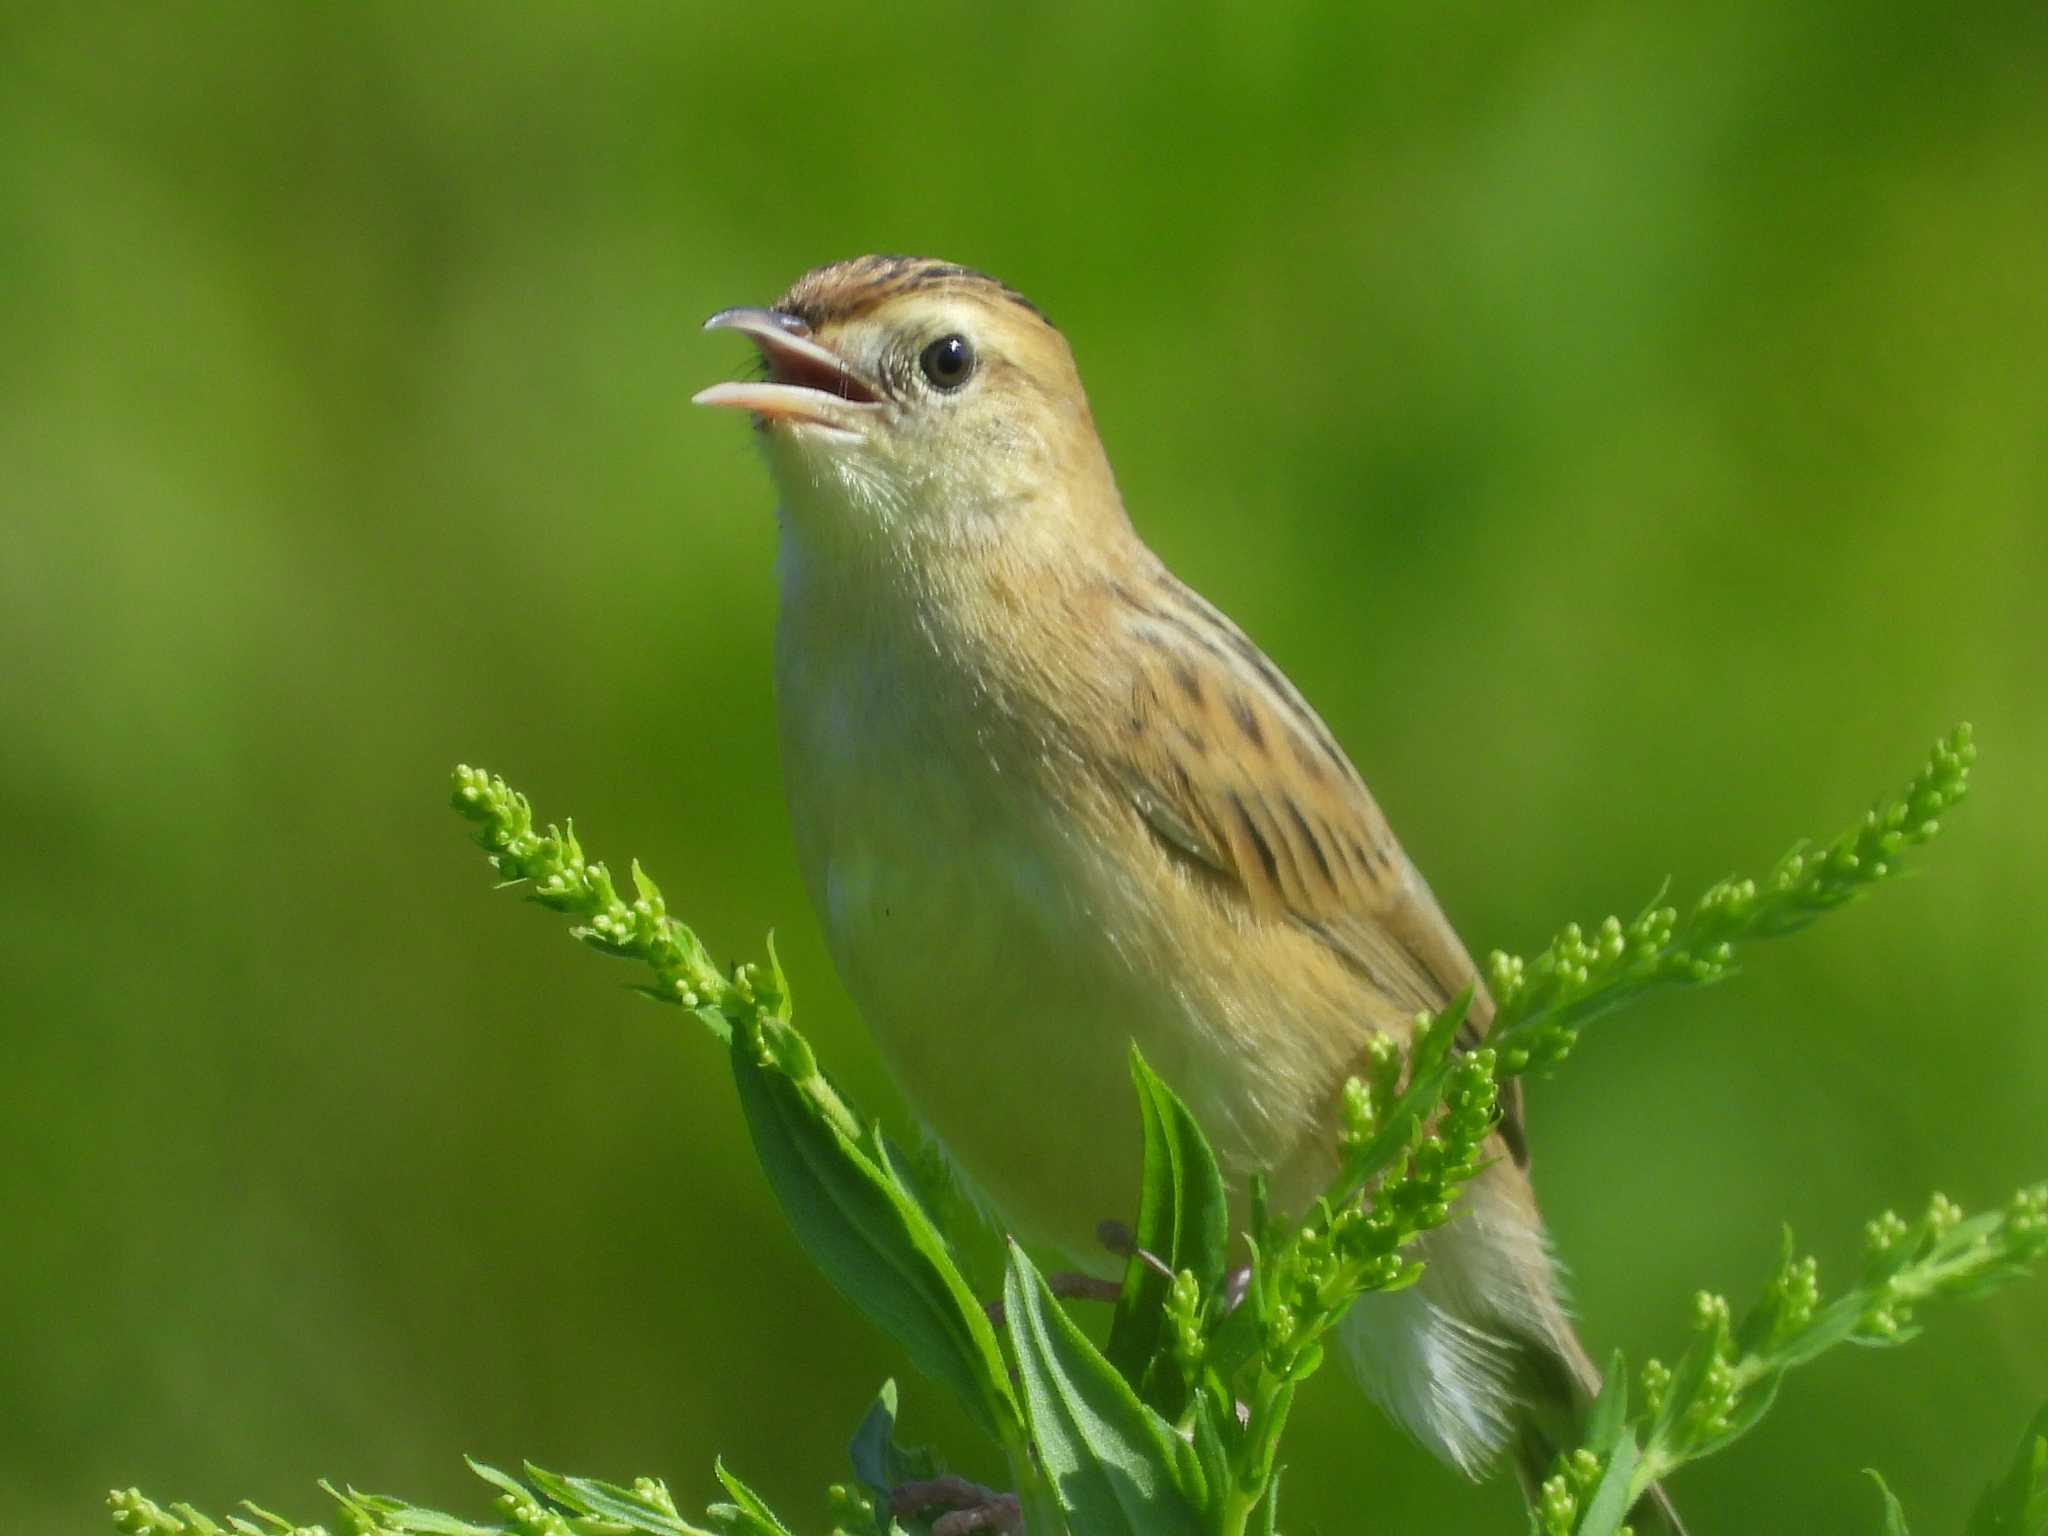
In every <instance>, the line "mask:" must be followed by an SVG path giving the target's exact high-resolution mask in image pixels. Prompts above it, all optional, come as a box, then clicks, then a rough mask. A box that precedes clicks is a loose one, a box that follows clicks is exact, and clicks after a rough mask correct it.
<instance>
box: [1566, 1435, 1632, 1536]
mask: <svg viewBox="0 0 2048 1536" xmlns="http://www.w3.org/2000/svg"><path fill="white" fill-rule="evenodd" d="M1638 1459H1639V1453H1638V1451H1637V1449H1636V1437H1635V1432H1634V1431H1633V1430H1630V1429H1629V1428H1627V1427H1626V1426H1624V1427H1623V1428H1622V1431H1621V1434H1620V1436H1619V1437H1618V1438H1617V1439H1616V1440H1615V1442H1614V1449H1613V1450H1612V1451H1611V1452H1609V1453H1608V1457H1607V1466H1606V1469H1605V1470H1604V1471H1602V1472H1601V1474H1600V1481H1599V1482H1598V1483H1596V1484H1594V1486H1593V1494H1592V1497H1590V1498H1589V1499H1587V1500H1586V1512H1585V1513H1584V1514H1583V1515H1581V1516H1580V1517H1579V1523H1578V1527H1577V1529H1576V1531H1575V1533H1574V1536H1614V1533H1615V1532H1616V1531H1618V1530H1620V1529H1621V1523H1622V1522H1623V1521H1624V1520H1626V1519H1627V1518H1628V1512H1629V1508H1630V1506H1631V1505H1633V1504H1634V1502H1635V1500H1634V1499H1633V1498H1631V1497H1630V1495H1629V1485H1630V1483H1632V1482H1633V1481H1634V1480H1635V1475H1636V1462H1637V1461H1638Z"/></svg>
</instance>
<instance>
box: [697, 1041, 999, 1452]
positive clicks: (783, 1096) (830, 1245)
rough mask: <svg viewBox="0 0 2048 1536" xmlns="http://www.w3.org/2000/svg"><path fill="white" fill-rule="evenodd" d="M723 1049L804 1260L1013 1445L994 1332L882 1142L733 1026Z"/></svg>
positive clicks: (757, 1146)
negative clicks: (854, 1134)
mask: <svg viewBox="0 0 2048 1536" xmlns="http://www.w3.org/2000/svg"><path fill="white" fill-rule="evenodd" d="M731 1056H732V1072H733V1079H734V1081H735V1082H736V1083H737V1084H738V1085H739V1091H740V1105H741V1108H742V1109H743V1110H744V1111H745V1114H746V1119H747V1130H748V1133H749V1134H750V1135H751V1136H752V1138H753V1142H754V1152H755V1155H756V1156H757V1157H758V1158H759V1159H760V1161H761V1167H762V1170H763V1171H764V1172H765V1173H766V1174H767V1175H768V1182H769V1184H770V1186H771V1187H772V1188H773V1189H774V1191H775V1197H776V1199H777V1200H778V1201H779V1202H780V1203H781V1205H782V1209H783V1213H784V1214H785V1215H786V1216H787V1217H788V1218H789V1223H790V1225H791V1226H792V1227H793V1228H795V1229H796V1235H797V1240H798V1241H799V1242H800V1243H801V1244H802V1245H803V1248H804V1252H805V1253H807V1254H808V1255H809V1256H810V1258H811V1262H812V1263H814V1264H816V1265H817V1266H818V1268H820V1269H821V1270H823V1271H824V1272H825V1275H826V1277H827V1278H828V1279H829V1280H831V1282H832V1283H833V1284H834V1285H835V1286H837V1287H838V1288H839V1290H840V1291H841V1292H842V1293H843V1294H844V1295H845V1296H846V1297H847V1298H848V1299H849V1300H850V1301H852V1302H853V1303H854V1305H856V1306H857V1307H859V1308H860V1309H861V1310H862V1311H863V1312H865V1313H866V1314H867V1315H868V1316H869V1317H870V1318H871V1319H873V1320H874V1322H875V1323H877V1324H878V1325H879V1326H880V1327H881V1328H882V1329H883V1330H884V1331H885V1332H886V1333H888V1334H889V1336H890V1337H891V1338H893V1339H895V1340H896V1342H897V1343H898V1344H900V1345H902V1346H903V1348H904V1350H905V1351H906V1352H907V1353H908V1354H909V1355H910V1358H911V1359H912V1360H913V1361H914V1362H915V1363H916V1365H917V1367H918V1369H920V1370H922V1371H923V1372H924V1373H925V1374H926V1375H928V1376H930V1377H931V1378H932V1379H933V1380H935V1381H939V1382H943V1383H944V1384H945V1385H947V1386H949V1387H951V1388H952V1389H953V1390H954V1391H955V1392H957V1393H958V1394H959V1395H960V1398H961V1400H962V1401H963V1402H964V1403H965V1404H966V1405H967V1409H968V1412H969V1413H971V1414H972V1415H973V1416H974V1418H975V1420H976V1422H978V1423H979V1424H980V1425H981V1427H982V1428H983V1429H984V1430H986V1431H987V1432H988V1433H989V1434H991V1435H993V1436H995V1437H996V1438H997V1439H998V1440H1001V1441H1002V1442H1003V1443H1004V1444H1006V1445H1007V1444H1010V1443H1012V1442H1013V1441H1014V1440H1015V1439H1016V1426H1017V1423H1018V1412H1017V1406H1016V1400H1015V1399H1014V1398H1013V1397H1012V1395H1011V1393H1010V1386H1009V1380H1008V1376H1007V1374H1006V1372H1005V1369H1004V1366H1003V1359H1002V1352H1001V1350H1000V1348H999V1347H998V1346H997V1344H996V1336H995V1330H994V1328H993V1327H992V1326H991V1325H990V1323H989V1320H988V1316H987V1314H986V1313H984V1312H983V1311H982V1309H981V1306H980V1304H979V1303H978V1302H977V1301H976V1300H975V1298H974V1294H973V1292H972V1291H971V1290H969V1289H968V1285H967V1282H966V1280H964V1279H963V1278H962V1277H961V1275H960V1272H959V1270H958V1269H957V1268H955V1267H954V1264H953V1261H952V1259H951V1257H950V1256H949V1254H948V1252H947V1248H946V1241H945V1238H944V1237H943V1236H941V1235H940V1233H939V1231H938V1229H937V1228H936V1227H934V1226H933V1225H932V1223H931V1219H930V1218H929V1217H928V1216H926V1215H925V1213H924V1209H923V1207H922V1206H920V1205H919V1204H918V1203H917V1200H916V1198H915V1196H914V1195H912V1194H911V1192H910V1190H909V1188H908V1187H907V1186H906V1185H905V1184H904V1183H903V1182H902V1181H901V1180H900V1179H899V1178H898V1177H897V1176H896V1174H895V1172H894V1170H893V1169H891V1168H889V1167H888V1166H887V1154H886V1152H883V1153H882V1154H881V1161H880V1162H878V1161H877V1159H876V1158H875V1157H874V1156H871V1155H870V1154H869V1152H868V1151H866V1150H864V1149H862V1148H861V1147H860V1146H859V1145H857V1144H856V1143H855V1142H854V1141H853V1140H851V1139H850V1138H849V1137H848V1136H846V1135H845V1134H844V1133H843V1132H842V1131H841V1130H840V1129H839V1128H838V1127H837V1126H836V1125H835V1124H833V1123H832V1121H831V1120H830V1119H829V1118H828V1117H827V1116H826V1115H825V1114H824V1113H823V1111H822V1110H821V1109H820V1108H819V1107H818V1105H817V1104H816V1102H815V1101H814V1100H813V1099H811V1098H810V1097H807V1096H806V1095H805V1094H804V1093H803V1092H802V1091H801V1090H800V1089H799V1088H798V1087H797V1086H796V1084H794V1083H793V1082H791V1081H790V1080H789V1078H788V1077H786V1076H784V1075H783V1074H782V1073H780V1072H778V1071H775V1070H773V1069H772V1068H769V1067H765V1066H763V1065H762V1064H761V1062H760V1061H759V1059H758V1057H757V1055H756V1053H755V1051H754V1050H752V1049H750V1048H749V1047H748V1046H747V1044H746V1042H745V1041H744V1040H743V1039H742V1038H741V1035H740V1034H739V1033H735V1035H734V1036H733V1042H732V1052H731ZM877 1150H879V1144H878V1147H877Z"/></svg>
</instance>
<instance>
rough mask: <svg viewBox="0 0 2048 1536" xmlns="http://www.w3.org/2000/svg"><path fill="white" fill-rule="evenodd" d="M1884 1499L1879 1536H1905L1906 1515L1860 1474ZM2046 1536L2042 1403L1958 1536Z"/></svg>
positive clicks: (2046, 1449) (2047, 1423)
mask: <svg viewBox="0 0 2048 1536" xmlns="http://www.w3.org/2000/svg"><path fill="white" fill-rule="evenodd" d="M1865 1473H1866V1475H1867V1476H1868V1477H1869V1478H1870V1480H1871V1481H1872V1482H1874V1483H1876V1484H1877V1488H1878V1493H1879V1496H1880V1497H1882V1498H1883V1500H1884V1529H1885V1536H1910V1532H1909V1530H1908V1527H1907V1525H1906V1511H1905V1509H1904V1508H1903V1507H1902V1506H1901V1505H1900V1503H1899V1501H1898V1499H1897V1497H1895V1496H1894V1495H1893V1493H1892V1491H1891V1489H1890V1488H1888V1487H1886V1486H1885V1481H1884V1479H1883V1478H1882V1477H1881V1476H1879V1475H1878V1474H1877V1473H1876V1472H1874V1471H1870V1470H1869V1469H1868V1468H1866V1469H1865ZM2043 1533H2048V1403H2043V1404H2042V1405H2041V1409H2040V1411H2039V1412H2038V1413H2036V1414H2035V1415H2034V1420H2033V1422H2032V1423H2031V1424H2029V1425H2028V1426H2027V1432H2026V1433H2025V1434H2024V1435H2022V1436H2020V1445H2019V1450H2018V1451H2017V1452H2015V1453H2014V1455H2013V1459H2012V1464H2011V1465H2010V1466H2009V1467H2007V1468H2006V1470H2005V1473H2004V1475H2003V1476H2002V1477H2000V1478H1999V1479H1998V1480H1997V1481H1996V1482H1994V1483H1992V1484H1991V1486H1990V1487H1988V1488H1986V1489H1985V1490H1984V1494H1983V1497H1981V1498H1980V1499H1978V1500H1977V1505H1976V1508H1975V1509H1973V1510H1971V1512H1970V1523H1969V1525H1968V1527H1967V1528H1966V1529H1965V1530H1964V1533H1963V1536H2043Z"/></svg>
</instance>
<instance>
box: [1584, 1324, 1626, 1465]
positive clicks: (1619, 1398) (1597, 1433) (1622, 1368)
mask: <svg viewBox="0 0 2048 1536" xmlns="http://www.w3.org/2000/svg"><path fill="white" fill-rule="evenodd" d="M1627 1424H1628V1360H1627V1359H1626V1358H1625V1357H1624V1356H1623V1355H1622V1352H1621V1351H1620V1350H1618V1349H1617V1350H1616V1351H1615V1352H1614V1358H1613V1359H1612V1360H1610V1361H1609V1362H1608V1365H1607V1376H1606V1378H1605V1380H1603V1381H1602V1382H1601V1384H1600V1395H1599V1396H1598V1397H1596V1398H1594V1399H1593V1406H1592V1408H1591V1409H1590V1410H1589V1411H1588V1412H1587V1414H1586V1431H1585V1437H1584V1439H1582V1440H1581V1441H1580V1444H1581V1445H1583V1446H1584V1447H1585V1448H1586V1449H1587V1450H1589V1451H1591V1452H1592V1453H1593V1454H1594V1455H1595V1456H1598V1457H1601V1458H1602V1459H1603V1460H1604V1459H1605V1458H1606V1457H1607V1455H1608V1453H1609V1452H1610V1451H1611V1450H1613V1448H1614V1447H1615V1446H1617V1445H1619V1444H1620V1443H1621V1432H1622V1430H1623V1429H1624V1428H1625V1427H1626V1426H1627Z"/></svg>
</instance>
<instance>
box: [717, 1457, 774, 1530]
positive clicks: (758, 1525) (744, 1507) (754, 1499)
mask: <svg viewBox="0 0 2048 1536" xmlns="http://www.w3.org/2000/svg"><path fill="white" fill-rule="evenodd" d="M712 1470H713V1471H715V1472H717V1474H718V1480H719V1481H720V1482H721V1483H723V1484H725V1491H726V1492H727V1493H729V1494H731V1495H732V1500H733V1501H732V1503H730V1504H714V1505H712V1506H711V1509H710V1511H709V1513H710V1514H711V1516H712V1518H714V1519H716V1520H718V1521H719V1522H720V1523H721V1524H725V1525H728V1526H730V1527H731V1528H733V1529H737V1530H740V1531H744V1532H746V1533H747V1536H795V1533H794V1532H792V1531H791V1530H790V1528H789V1527H788V1526H786V1525H784V1524H783V1523H782V1522H781V1521H780V1520H778V1519H777V1518H776V1516H775V1511H774V1510H772V1509H770V1508H769V1507H768V1505H767V1504H766V1502H765V1501H763V1499H762V1498H761V1496H760V1495H759V1494H758V1493H756V1492H754V1490H753V1489H751V1488H749V1487H748V1486H747V1485H746V1484H745V1483H743V1482H741V1481H740V1480H739V1478H738V1477H736V1476H734V1475H733V1474H732V1473H731V1472H728V1471H727V1470H726V1468H725V1463H724V1461H722V1460H720V1461H715V1462H713V1463H712Z"/></svg>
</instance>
